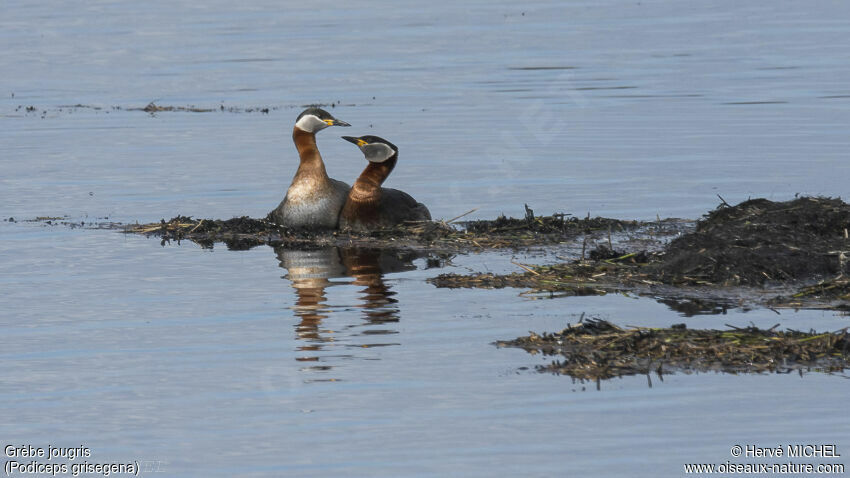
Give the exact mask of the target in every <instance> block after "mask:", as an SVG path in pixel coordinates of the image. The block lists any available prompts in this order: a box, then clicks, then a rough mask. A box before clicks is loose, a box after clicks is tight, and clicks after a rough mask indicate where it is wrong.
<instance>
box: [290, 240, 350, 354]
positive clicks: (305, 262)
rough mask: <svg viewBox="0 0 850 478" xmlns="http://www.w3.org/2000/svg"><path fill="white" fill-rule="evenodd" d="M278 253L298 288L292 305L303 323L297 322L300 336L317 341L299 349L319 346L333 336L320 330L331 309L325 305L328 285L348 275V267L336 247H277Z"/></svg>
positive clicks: (319, 347) (317, 347)
mask: <svg viewBox="0 0 850 478" xmlns="http://www.w3.org/2000/svg"><path fill="white" fill-rule="evenodd" d="M275 253H276V254H277V258H278V260H279V261H280V266H281V267H283V268H285V269H286V270H287V274H286V276H285V278H287V279H289V281H290V282H291V284H292V288H293V289H295V296H296V298H295V305H294V306H293V307H292V308H293V310H294V311H295V315H297V316H298V317H299V318H300V319H301V323H300V324H298V325H297V326H296V333H297V335H298V338H299V339H303V340H309V341H311V342H317V343H314V344H312V345H302V346H300V347H299V348H298V349H299V350H320V349H321V345H320V344H319V343H320V342H325V341H330V340H332V339H330V338H323V337H322V336H321V333H320V331H319V326H320V325H321V323H322V319H325V318H327V316H328V312H329V311H328V308H327V307H326V306H325V302H327V298H326V297H325V288H326V287H328V286H331V285H334V283H333V282H332V281H331V279H333V278H338V277H344V275H345V274H344V273H345V268H343V267H342V264H340V261H339V251H338V250H337V248H335V247H329V248H327V249H317V250H312V251H309V250H308V251H298V250H292V249H284V248H276V249H275Z"/></svg>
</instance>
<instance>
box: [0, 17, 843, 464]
mask: <svg viewBox="0 0 850 478" xmlns="http://www.w3.org/2000/svg"><path fill="white" fill-rule="evenodd" d="M848 45H850V8H848V6H847V5H846V4H845V3H842V2H828V1H817V2H810V3H805V4H803V3H797V2H786V1H778V2H750V3H747V4H746V5H741V4H740V3H739V2H731V1H729V2H724V1H711V2H701V3H677V2H660V1H649V2H647V1H641V2H610V1H594V2H572V3H569V4H568V5H562V4H559V3H557V2H551V3H550V2H532V3H527V4H523V5H519V4H515V3H505V2H502V3H494V2H466V3H463V4H460V3H455V2H436V3H434V2H431V3H429V4H428V5H427V7H424V6H412V5H411V6H405V5H397V4H395V3H391V2H386V3H383V2H372V3H369V4H364V5H357V6H347V5H341V4H339V3H338V2H322V1H319V2H312V3H310V4H309V5H307V4H304V5H280V4H279V3H277V2H251V4H250V5H247V6H235V5H231V3H230V2H203V4H202V5H194V6H190V5H185V4H183V5H174V4H173V3H172V2H144V3H134V4H128V3H124V2H38V3H32V2H18V1H9V2H5V3H4V4H3V5H2V7H0V46H2V48H0V66H2V69H3V79H2V81H0V217H2V218H4V219H6V218H9V217H14V218H16V219H18V220H21V219H32V218H34V217H36V216H68V217H70V218H71V219H73V220H80V221H85V222H90V221H103V220H106V219H102V218H108V220H110V221H120V222H133V221H140V222H148V221H156V220H159V219H160V218H163V217H164V218H168V217H171V216H174V215H176V214H184V215H192V216H195V217H217V218H228V217H232V216H240V215H250V216H253V217H261V216H264V215H265V213H266V212H268V210H270V209H271V208H272V207H274V206H275V205H276V204H277V203H278V202H279V200H280V198H281V197H282V195H283V193H284V190H285V188H286V186H287V185H288V183H289V180H290V179H291V176H292V173H293V171H294V168H295V164H296V163H295V152H294V148H293V147H292V145H291V141H290V138H289V134H290V131H291V127H292V122H293V120H294V117H295V116H296V115H297V113H298V112H299V111H300V109H301V107H302V105H304V104H307V103H328V104H330V103H334V104H335V107H334V108H332V112H333V113H334V114H335V115H337V116H338V117H339V118H341V119H344V120H346V121H348V122H350V123H351V124H352V125H353V127H352V128H347V129H345V130H342V129H330V130H327V131H325V132H322V133H321V134H320V136H319V147H320V148H321V150H322V153H323V155H324V157H325V159H326V161H327V163H328V170H329V172H330V173H331V175H332V176H334V177H337V178H339V179H344V180H347V181H351V180H353V179H354V178H355V177H356V175H357V174H358V173H359V171H360V170H361V169H362V167H363V166H364V164H363V161H362V157H361V156H360V154H359V153H357V151H356V150H353V148H352V147H351V145H350V144H348V143H346V142H344V141H341V140H339V138H338V136H340V135H341V134H357V135H359V134H377V135H380V136H383V137H386V138H387V139H389V140H390V141H392V142H394V143H395V144H397V145H398V146H399V147H400V150H401V162H400V164H399V166H398V167H397V168H396V171H394V173H393V176H392V177H391V178H390V180H389V183H388V185H389V186H391V187H397V188H401V189H404V190H405V191H407V192H409V193H411V194H413V195H414V196H415V197H416V198H417V199H419V200H420V201H422V202H424V203H426V204H427V205H428V206H429V207H430V209H431V211H432V213H433V215H434V216H435V217H437V218H449V217H454V216H456V215H458V214H461V213H463V212H465V211H467V210H469V209H472V208H475V207H477V208H479V209H478V210H477V211H476V212H475V213H473V214H472V215H471V216H470V217H481V218H489V217H493V216H495V215H497V214H499V213H502V212H504V213H506V214H512V215H521V214H522V211H523V204H524V203H527V204H529V206H531V207H532V208H534V209H535V211H536V212H538V213H550V212H554V211H565V212H569V213H573V214H575V215H579V216H584V215H586V214H587V213H588V212H589V213H591V214H593V215H605V216H611V217H623V218H655V217H656V215H660V216H662V217H667V216H680V217H691V218H696V217H698V216H699V215H700V214H702V213H704V212H705V211H706V210H708V209H711V208H713V207H714V206H715V205H716V204H717V203H718V202H719V199H718V198H717V195H718V194H720V195H721V196H723V197H724V198H725V199H726V200H727V201H729V202H737V201H740V200H744V199H746V198H747V197H749V196H753V197H756V196H762V197H768V198H771V199H777V200H784V199H789V198H791V197H793V196H794V194H795V193H804V194H822V195H832V196H837V195H847V193H848V189H847V184H848V176H850V175H849V174H848V173H850V171H848V161H847V151H848V150H849V149H850V148H849V147H850V139H848V135H847V130H848V126H850V86H848V85H850V48H848ZM151 101H156V103H157V104H158V105H161V106H169V105H171V106H183V107H185V106H192V105H194V106H196V107H201V108H212V109H218V111H214V112H208V113H191V112H162V113H158V114H155V115H149V114H146V113H144V112H142V111H136V110H132V109H131V108H142V107H144V106H145V105H146V104H148V103H149V102H151ZM337 102H338V103H337ZM75 105H81V106H75ZM29 106H31V107H33V111H29V112H28V111H27V110H26V108H27V107H29ZM221 106H224V107H225V110H226V109H227V108H235V109H236V111H237V112H228V111H221V110H220V107H221ZM255 108H269V112H268V113H267V114H263V113H259V112H256V111H252V112H248V111H246V110H248V109H255ZM0 239H2V240H0V296H2V297H3V299H2V302H0V304H2V312H0V324H1V325H2V329H3V334H2V335H0V359H2V361H3V364H4V367H2V371H0V401H2V403H3V404H4V410H5V412H6V413H4V418H3V419H2V420H0V436H2V437H3V440H5V441H4V445H5V444H7V443H13V444H33V445H35V446H44V447H46V446H47V445H55V446H71V447H73V446H79V445H85V446H87V447H89V448H90V449H91V452H92V457H91V458H90V459H89V461H92V462H116V461H117V462H124V461H129V460H138V461H140V462H141V461H145V460H150V461H156V462H159V463H161V465H160V466H161V471H164V472H166V475H162V476H204V477H206V476H234V475H238V476H340V475H342V476H402V475H404V476H411V475H412V476H447V475H464V476H493V475H494V474H502V475H504V474H507V475H522V476H564V475H575V476H671V475H673V476H675V475H679V474H682V464H684V463H699V462H714V463H724V462H726V460H732V461H733V462H734V461H735V460H734V459H732V457H731V456H730V454H729V448H730V447H731V446H732V445H734V444H756V445H759V446H771V445H773V446H775V445H777V444H795V443H800V444H807V443H815V444H816V443H836V444H838V446H839V450H840V452H841V453H842V454H843V455H845V456H846V455H847V454H848V453H850V451H848V450H847V449H846V446H847V445H848V444H850V418H848V415H847V413H846V406H844V405H842V404H843V403H845V402H846V397H847V394H848V392H849V391H850V383H848V381H847V379H846V377H843V376H827V375H822V374H817V373H809V374H804V375H803V376H802V377H800V376H799V375H757V376H753V375H745V376H729V375H717V374H698V375H683V374H679V375H673V376H668V377H665V379H664V381H663V382H659V381H658V380H657V379H656V380H654V381H653V383H652V386H651V387H650V386H648V383H647V379H646V377H635V378H627V379H619V380H612V381H606V382H603V383H602V384H601V387H600V388H601V390H599V391H597V390H596V386H595V384H582V383H577V382H573V381H572V380H570V379H569V378H568V377H557V376H552V375H545V374H537V373H535V372H533V371H531V370H526V369H523V368H524V367H528V368H532V369H533V367H534V366H535V365H538V364H542V363H545V359H542V358H539V357H535V356H531V355H529V354H527V353H526V352H524V351H521V350H511V349H497V348H496V347H494V346H493V345H491V344H492V342H493V341H495V340H498V339H509V338H514V337H516V336H519V335H523V334H525V333H527V331H529V330H534V331H538V332H539V331H553V330H560V329H561V328H563V327H564V326H565V325H566V324H567V322H575V321H577V320H578V318H579V317H580V316H581V314H583V313H584V314H589V315H593V316H598V317H602V318H606V319H609V320H612V321H614V322H615V323H618V324H620V325H642V326H669V325H670V324H672V323H676V322H685V323H687V324H688V325H689V326H691V327H723V326H724V325H723V324H726V323H729V324H733V325H736V326H742V325H748V324H749V323H751V322H752V323H755V324H756V325H759V326H766V327H769V326H772V325H774V324H776V323H779V324H780V325H781V326H782V327H791V328H795V329H808V328H815V329H818V330H835V329H839V328H842V327H846V326H847V325H848V318H847V317H846V316H840V315H837V314H835V313H833V312H819V311H799V312H793V311H782V312H781V314H780V315H776V314H775V313H774V312H772V311H769V310H755V311H750V312H746V313H744V312H741V311H739V310H732V311H729V312H728V313H727V314H725V315H722V316H713V315H700V316H695V317H683V316H681V315H680V314H678V313H677V312H674V311H672V310H670V309H669V308H668V307H667V306H665V305H663V304H660V303H658V302H655V301H653V300H650V299H635V298H632V297H624V296H616V297H614V296H607V297H577V298H564V299H551V300H547V299H542V298H539V297H528V296H524V295H523V296H521V295H520V292H521V291H518V290H510V289H509V290H499V291H481V290H456V291H453V290H443V289H435V288H433V287H432V286H431V285H429V284H427V283H426V282H425V279H427V278H429V277H433V276H435V275H437V274H439V273H441V272H446V271H451V272H461V273H462V272H467V271H469V270H473V271H513V270H517V269H516V267H515V266H513V265H512V264H511V263H510V259H511V258H512V257H514V256H512V255H511V254H510V253H492V254H483V255H470V256H463V255H462V256H457V257H435V256H421V255H415V254H411V253H409V252H403V251H401V252H400V251H375V250H369V249H325V250H312V251H293V250H273V249H271V248H268V247H260V248H255V249H252V250H250V251H227V250H226V249H225V248H224V247H220V246H216V248H215V249H213V250H205V249H202V248H200V247H198V246H196V245H193V244H187V243H184V244H181V245H176V244H170V245H166V247H160V245H159V242H158V241H157V240H152V239H145V238H139V237H127V236H124V235H122V234H119V233H115V232H110V231H103V230H90V229H70V228H67V227H58V226H47V225H44V224H41V223H31V222H14V223H10V222H0ZM555 255H556V253H555V252H543V253H534V254H531V255H524V254H518V255H516V256H515V257H516V258H517V259H518V260H520V261H528V262H532V263H534V262H544V261H554V260H556V258H555ZM738 462H745V461H744V460H738ZM151 475H153V473H151Z"/></svg>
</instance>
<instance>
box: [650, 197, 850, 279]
mask: <svg viewBox="0 0 850 478" xmlns="http://www.w3.org/2000/svg"><path fill="white" fill-rule="evenodd" d="M848 228H850V205H848V204H847V203H845V202H844V201H842V200H841V199H833V198H817V197H802V198H798V199H795V200H793V201H786V202H773V201H768V200H767V199H752V200H749V201H745V202H742V203H741V204H738V205H737V206H728V205H721V206H720V207H718V208H717V209H715V210H714V211H711V212H710V213H708V215H706V216H705V217H704V218H703V219H702V220H701V221H699V222H698V223H697V226H696V230H695V231H694V232H692V233H690V234H686V235H684V236H682V237H680V238H678V239H676V240H674V241H672V242H671V243H670V245H669V246H668V247H667V249H666V250H665V253H664V257H663V261H662V262H661V263H660V264H659V265H658V266H657V267H656V268H655V270H654V275H655V276H656V277H657V278H658V280H661V281H663V282H667V283H694V282H708V283H712V284H719V285H762V284H766V283H771V282H784V281H797V280H811V279H825V278H830V277H833V276H836V275H839V274H848V273H850V269H848V262H849V261H848V257H850V239H848Z"/></svg>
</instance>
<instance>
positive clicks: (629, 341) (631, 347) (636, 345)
mask: <svg viewBox="0 0 850 478" xmlns="http://www.w3.org/2000/svg"><path fill="white" fill-rule="evenodd" d="M775 328H776V326H774V327H773V328H771V329H766V330H765V329H759V328H756V327H747V328H734V327H732V328H731V329H730V330H690V329H687V328H686V327H685V326H684V324H678V325H674V326H672V327H670V328H666V329H661V328H630V329H621V328H620V327H617V326H616V325H614V324H612V323H610V322H607V321H605V320H600V319H589V320H585V321H583V322H580V323H578V324H576V325H571V326H568V327H567V328H566V329H564V330H562V331H561V332H557V333H551V334H549V333H544V334H542V335H538V334H535V333H532V334H531V335H529V336H525V337H519V338H517V339H514V340H507V341H500V342H496V345H498V346H500V347H520V348H523V349H525V350H526V351H528V352H529V353H532V354H536V353H542V354H544V355H558V356H561V357H562V359H561V360H556V361H554V362H552V363H550V364H548V365H543V366H539V367H538V368H537V369H538V371H541V372H554V373H557V374H564V375H569V376H571V377H573V378H576V379H580V380H598V379H608V378H612V377H619V376H627V375H648V374H649V373H651V372H655V373H657V374H658V375H662V374H669V373H674V372H685V373H691V372H703V371H717V372H726V373H742V372H747V373H753V372H788V371H791V370H800V371H801V372H802V371H803V370H817V371H825V372H840V371H843V370H844V369H845V368H847V367H850V355H848V351H850V336H848V334H847V329H843V330H840V331H838V332H830V333H805V332H798V331H786V332H777V331H775Z"/></svg>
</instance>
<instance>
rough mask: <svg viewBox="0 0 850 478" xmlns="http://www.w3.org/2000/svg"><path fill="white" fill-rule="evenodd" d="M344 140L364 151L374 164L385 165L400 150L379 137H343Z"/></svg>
mask: <svg viewBox="0 0 850 478" xmlns="http://www.w3.org/2000/svg"><path fill="white" fill-rule="evenodd" d="M342 139H344V140H346V141H348V142H350V143H354V144H356V145H357V147H358V148H360V151H363V155H364V156H366V159H367V160H369V161H370V162H373V163H383V162H384V161H386V160H388V159H390V158H392V157H393V156H394V155H396V154H398V148H396V146H395V145H394V144H392V143H390V142H389V141H387V140H385V139H384V138H379V137H377V136H371V135H366V136H361V137H359V138H354V137H352V136H343V137H342Z"/></svg>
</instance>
